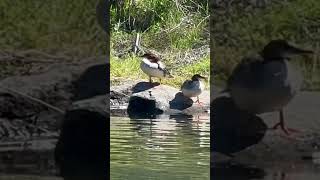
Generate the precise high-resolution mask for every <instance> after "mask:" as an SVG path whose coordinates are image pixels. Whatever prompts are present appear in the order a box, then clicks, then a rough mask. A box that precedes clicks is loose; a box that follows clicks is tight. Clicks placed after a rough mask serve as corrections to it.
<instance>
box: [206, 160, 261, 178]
mask: <svg viewBox="0 0 320 180" xmlns="http://www.w3.org/2000/svg"><path fill="white" fill-rule="evenodd" d="M265 176H266V172H265V171H264V170H263V169H259V168H255V167H249V166H246V165H242V164H233V163H232V162H230V161H227V162H221V163H219V164H211V179H215V180H249V179H262V178H263V177H265Z"/></svg>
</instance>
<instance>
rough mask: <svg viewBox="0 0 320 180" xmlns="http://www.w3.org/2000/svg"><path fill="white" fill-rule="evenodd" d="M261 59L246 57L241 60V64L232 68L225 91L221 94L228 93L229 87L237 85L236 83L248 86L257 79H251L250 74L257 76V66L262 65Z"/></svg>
mask: <svg viewBox="0 0 320 180" xmlns="http://www.w3.org/2000/svg"><path fill="white" fill-rule="evenodd" d="M262 60H263V59H262V58H261V57H247V58H244V59H242V60H241V62H240V63H239V64H238V65H237V66H236V67H235V68H234V70H233V72H232V74H231V76H230V77H229V78H228V80H227V86H226V89H224V90H223V91H222V92H228V91H229V90H230V87H231V86H232V85H233V84H235V83H237V82H241V83H243V82H245V84H247V85H249V86H250V82H252V80H253V79H254V78H258V77H252V74H258V72H254V71H258V70H259V69H260V68H259V66H261V65H262Z"/></svg>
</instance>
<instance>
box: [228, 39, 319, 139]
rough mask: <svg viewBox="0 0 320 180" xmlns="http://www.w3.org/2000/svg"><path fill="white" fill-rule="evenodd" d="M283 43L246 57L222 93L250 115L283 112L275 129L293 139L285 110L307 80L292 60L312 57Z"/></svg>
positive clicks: (271, 42)
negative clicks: (279, 129)
mask: <svg viewBox="0 0 320 180" xmlns="http://www.w3.org/2000/svg"><path fill="white" fill-rule="evenodd" d="M311 53H313V51H311V50H304V49H301V48H298V47H296V46H294V45H292V44H290V43H288V41H286V40H283V39H276V40H271V41H270V42H269V43H268V44H267V45H266V46H265V47H264V48H263V49H262V51H260V52H259V53H258V56H251V57H245V58H243V59H242V61H241V62H240V63H239V64H238V65H237V66H236V67H235V69H234V70H233V72H232V74H231V76H230V77H229V78H228V80H227V87H226V88H225V90H223V91H222V92H225V93H228V94H229V95H230V96H231V97H232V99H233V100H234V102H235V104H236V106H238V107H239V109H241V110H245V111H247V112H249V113H254V114H261V113H267V112H279V122H278V123H277V124H275V125H274V126H273V127H272V129H278V128H279V127H280V128H281V130H282V131H283V132H284V133H285V134H286V135H290V132H298V131H297V130H294V129H290V128H287V127H286V126H285V122H284V110H283V109H284V108H285V107H286V106H287V104H288V103H289V102H290V101H291V100H292V99H293V98H294V97H295V95H296V94H297V93H298V92H299V91H300V88H301V85H302V81H303V77H302V74H301V72H300V71H299V70H298V69H296V68H295V67H294V66H293V65H292V64H291V63H290V60H291V58H292V56H293V55H302V54H311Z"/></svg>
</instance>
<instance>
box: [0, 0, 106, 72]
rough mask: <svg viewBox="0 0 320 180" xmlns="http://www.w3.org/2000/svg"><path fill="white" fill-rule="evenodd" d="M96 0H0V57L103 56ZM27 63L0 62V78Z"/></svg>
mask: <svg viewBox="0 0 320 180" xmlns="http://www.w3.org/2000/svg"><path fill="white" fill-rule="evenodd" d="M97 2H98V0H95V1H88V0H72V1H64V0H55V1H51V0H42V1H37V0H29V1H11V0H2V1H0V8H1V9H2V10H1V13H0V27H1V31H0V35H1V38H0V49H1V50H0V55H1V56H5V55H8V54H9V55H10V56H13V55H12V54H14V55H16V54H19V55H20V54H21V53H23V52H25V51H29V50H33V52H41V53H47V54H50V55H53V56H64V57H67V58H70V59H79V58H83V57H89V56H97V55H103V54H104V53H105V50H104V47H105V43H106V42H105V40H104V39H105V33H104V32H103V30H102V29H101V27H99V25H98V23H97V20H96V4H97ZM25 66H28V64H25V63H20V62H19V63H16V59H14V58H13V59H12V60H10V61H6V62H4V60H2V61H1V62H0V72H1V74H0V77H1V76H3V75H4V74H5V75H12V74H15V72H16V71H20V70H21V68H27V67H25Z"/></svg>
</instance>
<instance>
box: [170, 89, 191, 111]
mask: <svg viewBox="0 0 320 180" xmlns="http://www.w3.org/2000/svg"><path fill="white" fill-rule="evenodd" d="M181 102H183V103H181ZM169 104H170V109H177V110H180V111H182V110H184V109H187V108H189V107H191V106H192V104H193V101H192V99H190V98H188V97H185V96H184V95H183V94H182V93H181V92H178V93H177V94H176V95H175V97H174V99H172V100H171V101H170V102H169Z"/></svg>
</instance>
